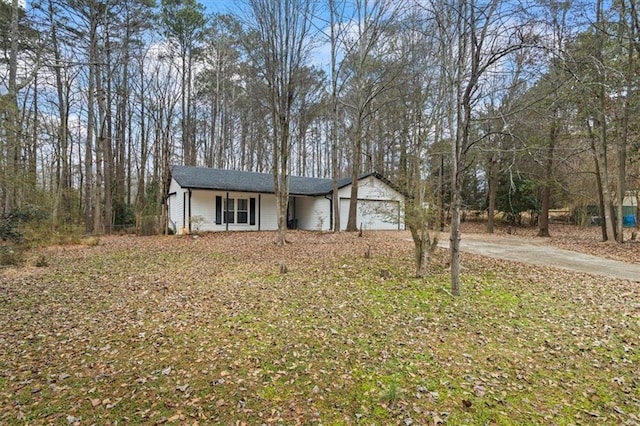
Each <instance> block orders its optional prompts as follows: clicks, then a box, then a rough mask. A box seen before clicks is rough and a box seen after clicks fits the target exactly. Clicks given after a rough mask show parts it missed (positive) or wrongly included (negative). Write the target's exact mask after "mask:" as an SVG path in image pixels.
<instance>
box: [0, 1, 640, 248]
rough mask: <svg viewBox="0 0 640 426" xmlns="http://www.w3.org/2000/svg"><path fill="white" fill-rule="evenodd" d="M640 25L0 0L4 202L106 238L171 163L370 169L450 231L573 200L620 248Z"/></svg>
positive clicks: (538, 15)
mask: <svg viewBox="0 0 640 426" xmlns="http://www.w3.org/2000/svg"><path fill="white" fill-rule="evenodd" d="M638 22H639V20H638V5H637V1H636V0H613V1H604V0H597V1H595V2H594V1H569V0H567V1H557V0H542V1H526V0H519V1H508V2H506V1H498V0H488V1H487V0H478V1H475V0H466V1H454V0H452V1H438V0H406V1H388V0H368V1H367V0H345V1H343V0H317V1H313V0H282V1H269V0H247V1H246V2H238V3H237V4H236V5H235V6H234V9H232V11H231V13H228V14H211V13H210V12H209V11H208V10H207V9H206V8H205V7H204V6H203V5H202V4H200V3H198V2H197V1H196V0H162V1H161V2H160V3H159V4H155V3H154V2H153V1H152V0H118V1H113V0H103V1H96V0H37V1H33V2H30V3H28V4H27V5H26V6H22V5H21V4H19V2H18V1H17V0H12V1H11V2H10V3H7V2H2V1H0V32H1V39H0V40H1V48H2V52H3V56H2V58H1V59H0V84H1V85H0V95H1V98H0V119H1V120H2V126H1V127H0V200H1V203H0V215H8V214H10V213H12V212H16V211H24V210H28V209H35V210H37V211H39V212H41V213H44V215H45V216H46V217H47V218H48V219H47V220H48V221H49V222H50V224H51V227H52V228H53V229H60V230H65V229H70V228H82V229H83V230H84V232H86V233H89V234H102V233H112V232H116V231H120V230H126V229H135V228H136V227H137V228H138V229H140V228H142V227H144V226H145V225H144V224H145V221H150V222H151V223H155V224H157V223H162V220H161V217H162V213H163V202H164V198H165V196H166V193H167V187H168V179H169V172H170V167H171V166H172V165H174V164H186V165H198V166H208V167H217V168H231V169H238V170H249V171H259V172H274V171H275V172H277V171H278V170H279V171H280V173H281V175H283V176H285V177H286V175H287V174H293V175H300V176H320V177H329V178H335V179H337V178H340V177H345V176H357V175H359V174H361V173H365V172H370V171H377V172H380V173H382V174H383V175H384V176H386V177H388V178H389V179H391V180H392V181H394V182H396V183H397V184H398V185H399V186H400V187H401V188H402V189H403V190H404V191H405V192H406V193H408V194H409V195H411V196H412V198H411V199H412V200H414V201H415V203H416V205H419V206H423V205H424V204H423V203H429V205H434V206H439V207H440V208H441V211H442V212H444V211H446V212H450V213H448V214H450V216H451V221H452V223H453V224H454V226H455V223H456V221H459V219H460V218H459V215H460V212H461V211H464V210H474V211H484V210H486V211H488V213H489V224H488V229H489V230H490V231H491V230H492V229H493V218H494V215H495V212H497V211H500V212H502V213H503V214H505V215H507V218H508V219H510V220H513V221H515V222H517V221H518V220H520V218H521V214H522V212H526V211H534V212H535V213H536V214H535V216H536V217H537V218H538V226H539V228H540V235H548V210H549V209H550V208H575V207H582V210H576V211H582V212H583V217H585V218H586V217H587V216H588V215H597V216H599V217H602V218H603V221H602V226H603V239H606V240H616V238H617V240H618V241H621V239H622V216H623V214H624V212H623V211H622V203H621V202H620V200H621V199H622V198H623V197H624V194H625V193H631V194H636V197H637V190H638V189H640V185H639V184H638V180H639V177H640V166H639V162H638V160H639V159H640V156H639V155H638V149H639V147H640V143H639V141H638V130H639V129H638V125H639V124H640V120H639V116H638V83H639V82H640V74H639V68H638V56H639V55H640V38H639V34H640V28H639V24H638ZM285 180H286V179H285ZM283 190H286V187H285V188H284V189H283ZM634 190H636V192H633V191H634ZM629 191H631V192H629ZM587 206H592V207H590V209H591V210H589V209H588V208H587ZM614 210H615V211H614ZM335 217H339V215H336V216H335ZM409 219H410V218H409ZM616 219H617V220H616ZM409 222H411V220H409ZM409 225H411V223H409ZM337 226H339V224H338V225H337Z"/></svg>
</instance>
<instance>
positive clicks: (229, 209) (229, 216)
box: [224, 198, 236, 223]
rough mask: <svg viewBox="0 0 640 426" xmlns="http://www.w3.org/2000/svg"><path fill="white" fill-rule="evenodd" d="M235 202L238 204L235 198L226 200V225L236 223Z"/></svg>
mask: <svg viewBox="0 0 640 426" xmlns="http://www.w3.org/2000/svg"><path fill="white" fill-rule="evenodd" d="M235 202H236V200H235V198H227V199H225V204H224V222H225V223H235V209H234V204H235Z"/></svg>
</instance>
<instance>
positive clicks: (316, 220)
mask: <svg viewBox="0 0 640 426" xmlns="http://www.w3.org/2000/svg"><path fill="white" fill-rule="evenodd" d="M169 193H170V194H173V195H171V196H170V197H169V198H168V204H169V206H168V211H169V227H170V228H172V229H174V230H175V231H176V233H177V234H182V233H183V231H184V230H185V229H186V230H187V231H188V230H189V225H190V224H189V219H190V218H191V231H192V232H193V231H203V232H206V231H225V230H227V229H228V230H230V231H249V230H256V231H257V230H265V231H269V230H276V229H278V219H277V212H276V199H275V195H274V194H257V193H247V192H244V193H238V192H229V198H234V199H238V198H243V199H249V198H255V199H256V221H255V224H254V225H250V224H248V223H247V224H239V223H230V224H229V225H228V226H227V224H225V223H221V224H216V196H220V197H222V199H223V203H224V200H225V199H226V197H227V192H224V191H211V190H197V189H194V190H192V191H191V197H190V202H189V190H188V189H184V188H182V187H180V185H178V183H177V182H176V181H175V180H173V179H172V180H171V184H170V186H169ZM350 195H351V185H348V186H346V187H344V188H342V189H340V190H339V197H340V226H341V229H342V230H344V229H345V228H346V226H347V219H348V214H349V197H350ZM294 198H295V210H296V211H295V213H296V219H297V226H298V228H299V229H306V230H322V231H327V230H330V227H331V219H330V218H331V202H330V201H329V200H328V199H326V198H325V197H324V196H317V197H294ZM189 208H190V210H189ZM223 222H224V221H223ZM360 224H362V226H363V228H364V229H389V230H397V229H404V196H403V195H402V194H400V193H399V192H398V191H396V190H394V189H393V188H391V187H390V186H389V185H387V184H386V183H384V182H382V181H381V180H379V179H377V178H376V177H374V176H370V177H368V178H366V179H363V180H361V181H360V182H359V186H358V226H360Z"/></svg>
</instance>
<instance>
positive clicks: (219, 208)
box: [216, 195, 222, 225]
mask: <svg viewBox="0 0 640 426" xmlns="http://www.w3.org/2000/svg"><path fill="white" fill-rule="evenodd" d="M220 224H222V197H221V196H219V195H217V196H216V225H220Z"/></svg>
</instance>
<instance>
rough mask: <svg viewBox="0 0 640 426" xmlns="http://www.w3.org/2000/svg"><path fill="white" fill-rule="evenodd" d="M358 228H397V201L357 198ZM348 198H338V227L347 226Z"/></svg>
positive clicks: (343, 227)
mask: <svg viewBox="0 0 640 426" xmlns="http://www.w3.org/2000/svg"><path fill="white" fill-rule="evenodd" d="M357 218H358V220H357V224H358V228H360V226H362V228H363V229H371V230H397V229H398V202H397V201H381V200H358V213H357ZM348 220H349V200H348V199H345V198H343V199H341V200H340V228H341V229H343V230H344V229H346V228H347V221H348Z"/></svg>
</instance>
